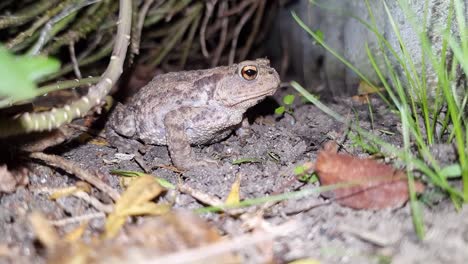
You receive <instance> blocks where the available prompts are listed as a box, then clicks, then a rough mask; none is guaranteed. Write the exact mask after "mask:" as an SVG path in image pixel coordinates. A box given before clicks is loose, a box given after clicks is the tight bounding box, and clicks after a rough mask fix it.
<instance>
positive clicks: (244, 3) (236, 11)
mask: <svg viewBox="0 0 468 264" xmlns="http://www.w3.org/2000/svg"><path fill="white" fill-rule="evenodd" d="M255 1H256V0H250V1H249V0H244V1H242V2H241V3H240V4H239V5H238V6H236V7H234V8H232V9H230V10H227V11H226V12H224V13H223V16H226V17H227V16H233V15H236V14H239V13H241V12H242V11H244V9H245V8H246V7H247V6H248V5H250V4H251V3H253V2H255Z"/></svg>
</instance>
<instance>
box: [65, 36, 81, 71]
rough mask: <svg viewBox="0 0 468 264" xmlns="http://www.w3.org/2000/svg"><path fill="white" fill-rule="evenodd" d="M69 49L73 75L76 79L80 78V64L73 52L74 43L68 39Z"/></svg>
mask: <svg viewBox="0 0 468 264" xmlns="http://www.w3.org/2000/svg"><path fill="white" fill-rule="evenodd" d="M68 47H69V49H68V50H69V51H70V59H71V62H72V65H73V71H74V72H75V76H76V78H78V79H81V78H82V77H81V71H80V66H79V65H78V60H77V59H76V54H75V43H74V42H73V41H70V45H68Z"/></svg>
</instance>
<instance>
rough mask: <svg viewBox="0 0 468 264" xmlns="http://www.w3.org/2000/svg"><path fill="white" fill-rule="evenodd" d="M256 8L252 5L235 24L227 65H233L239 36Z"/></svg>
mask: <svg viewBox="0 0 468 264" xmlns="http://www.w3.org/2000/svg"><path fill="white" fill-rule="evenodd" d="M256 8H257V5H256V4H253V5H252V6H251V7H250V9H249V10H247V12H246V13H245V14H244V15H243V16H242V18H241V19H240V21H239V23H238V24H237V26H236V28H235V29H234V38H233V39H232V42H231V51H230V52H229V65H232V64H233V63H234V59H235V56H236V49H237V41H238V40H239V35H240V33H241V31H242V28H243V27H244V25H245V23H246V22H247V21H248V20H249V18H250V17H251V16H252V14H253V13H254V11H255V9H256Z"/></svg>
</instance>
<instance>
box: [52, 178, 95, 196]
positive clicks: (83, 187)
mask: <svg viewBox="0 0 468 264" xmlns="http://www.w3.org/2000/svg"><path fill="white" fill-rule="evenodd" d="M79 191H83V192H86V193H90V192H91V186H90V185H89V184H88V183H86V182H82V181H79V182H77V183H76V185H75V186H69V187H64V188H60V189H57V190H55V191H54V192H53V193H52V194H50V196H49V198H50V199H52V200H57V199H59V198H62V197H66V196H70V195H72V194H74V193H76V192H79Z"/></svg>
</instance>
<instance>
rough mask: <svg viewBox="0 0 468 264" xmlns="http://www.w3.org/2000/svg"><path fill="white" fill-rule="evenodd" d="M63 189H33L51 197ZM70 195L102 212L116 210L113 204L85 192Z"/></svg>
mask: <svg viewBox="0 0 468 264" xmlns="http://www.w3.org/2000/svg"><path fill="white" fill-rule="evenodd" d="M65 188H67V187H65ZM61 189H63V188H50V187H47V186H44V187H39V188H35V189H33V191H34V192H38V193H47V194H49V195H51V194H53V193H56V192H59V191H60V190H61ZM70 195H73V196H75V197H77V198H80V199H81V200H83V201H85V202H87V203H88V204H90V205H91V206H93V207H94V208H96V209H97V210H99V211H100V212H104V213H111V212H112V211H113V210H114V206H113V205H112V204H103V203H102V202H101V201H99V200H98V199H97V198H96V197H94V196H91V195H89V194H88V193H86V192H84V191H75V192H73V193H71V194H70Z"/></svg>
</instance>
